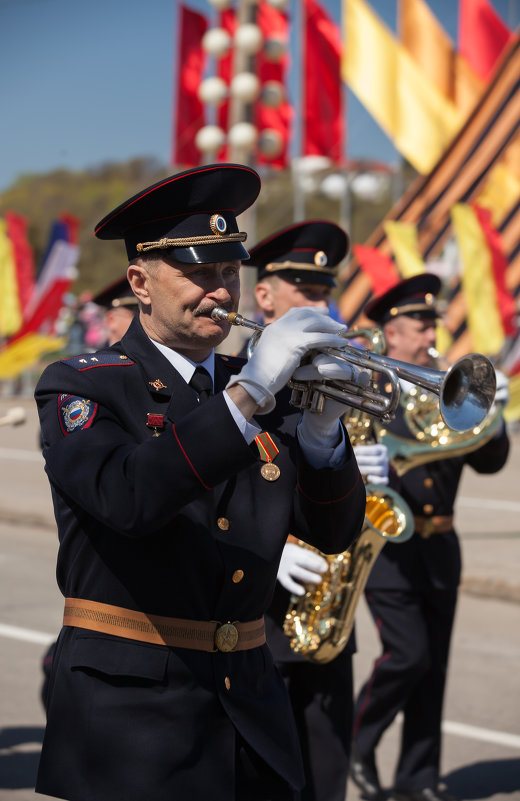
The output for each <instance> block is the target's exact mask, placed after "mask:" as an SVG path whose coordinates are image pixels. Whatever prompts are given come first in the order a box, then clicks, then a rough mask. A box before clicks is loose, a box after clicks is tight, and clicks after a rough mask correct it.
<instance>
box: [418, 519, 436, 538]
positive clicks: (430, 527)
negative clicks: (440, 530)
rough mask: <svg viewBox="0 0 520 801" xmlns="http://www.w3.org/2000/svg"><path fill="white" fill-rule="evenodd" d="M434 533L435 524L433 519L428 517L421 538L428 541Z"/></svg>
mask: <svg viewBox="0 0 520 801" xmlns="http://www.w3.org/2000/svg"><path fill="white" fill-rule="evenodd" d="M434 531H435V523H434V522H433V517H427V518H426V519H425V521H424V523H423V526H422V530H421V537H423V538H424V539H425V540H427V539H429V538H430V537H431V535H432V534H433V532H434Z"/></svg>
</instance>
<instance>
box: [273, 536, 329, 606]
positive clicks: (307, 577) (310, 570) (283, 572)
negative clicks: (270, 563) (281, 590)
mask: <svg viewBox="0 0 520 801" xmlns="http://www.w3.org/2000/svg"><path fill="white" fill-rule="evenodd" d="M326 570H327V561H326V560H325V559H324V558H323V557H322V556H320V555H319V554H317V553H315V552H314V551H309V549H308V548H302V546H301V545H296V543H293V542H287V543H286V544H285V546H284V549H283V552H282V558H281V560H280V566H279V568H278V576H277V578H278V581H279V582H280V584H281V585H282V587H285V589H286V590H288V591H289V592H292V593H293V594H294V595H304V594H305V587H302V585H301V584H298V583H297V582H296V581H295V579H298V580H299V581H304V582H310V583H311V584H319V582H320V581H321V577H322V573H325V571H326Z"/></svg>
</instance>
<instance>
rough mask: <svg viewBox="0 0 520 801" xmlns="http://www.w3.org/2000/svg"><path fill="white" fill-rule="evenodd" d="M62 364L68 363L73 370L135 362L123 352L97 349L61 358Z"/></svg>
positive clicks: (126, 365) (123, 365)
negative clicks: (96, 350)
mask: <svg viewBox="0 0 520 801" xmlns="http://www.w3.org/2000/svg"><path fill="white" fill-rule="evenodd" d="M61 361H62V363H63V364H68V365H69V367H73V368H74V369H75V370H79V371H80V372H82V371H83V370H93V369H94V368H95V367H130V366H131V365H133V364H135V362H134V361H132V359H129V358H128V356H126V355H125V354H124V353H117V352H112V351H108V350H107V351H102V350H100V351H98V352H97V353H82V354H80V355H79V356H71V357H70V358H68V359H62V360H61Z"/></svg>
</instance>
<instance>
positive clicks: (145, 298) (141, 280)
mask: <svg viewBox="0 0 520 801" xmlns="http://www.w3.org/2000/svg"><path fill="white" fill-rule="evenodd" d="M126 277H127V279H128V283H129V284H130V287H131V289H132V292H133V293H134V295H135V296H136V298H137V299H138V301H139V302H140V303H142V304H143V305H144V306H149V305H150V303H151V299H150V293H149V291H148V284H149V281H150V275H149V273H148V271H147V270H146V268H145V267H142V266H141V265H140V264H131V265H130V266H129V267H128V270H127V271H126Z"/></svg>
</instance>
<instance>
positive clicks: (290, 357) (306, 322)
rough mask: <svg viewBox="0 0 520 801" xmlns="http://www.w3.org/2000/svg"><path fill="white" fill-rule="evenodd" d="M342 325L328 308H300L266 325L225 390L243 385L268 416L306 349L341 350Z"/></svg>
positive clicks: (343, 328) (261, 411)
mask: <svg viewBox="0 0 520 801" xmlns="http://www.w3.org/2000/svg"><path fill="white" fill-rule="evenodd" d="M346 330H347V328H346V326H345V325H341V324H340V323H337V322H336V321H335V320H333V319H332V317H329V316H328V313H327V309H325V308H315V307H310V306H303V307H301V308H298V309H289V311H288V312H286V313H285V314H284V315H283V317H280V319H279V320H276V321H275V322H274V323H271V324H270V325H268V326H267V327H266V329H265V331H263V332H262V336H261V337H260V339H259V341H258V345H257V346H256V348H255V350H254V352H253V355H252V356H251V358H250V359H249V361H248V362H247V364H245V365H244V366H243V368H242V370H241V371H240V373H238V374H237V375H235V376H233V377H232V378H231V379H230V380H229V382H228V384H227V387H231V386H233V384H242V385H243V386H244V389H246V390H247V392H248V393H249V394H250V395H251V397H252V398H254V400H255V401H256V402H257V404H258V406H259V413H261V414H267V413H268V412H270V411H272V410H273V409H274V407H275V399H274V396H275V395H276V393H277V392H279V391H280V390H281V389H282V387H284V386H285V385H286V384H287V382H288V381H289V379H290V378H291V376H292V374H293V373H294V371H295V370H296V368H297V367H298V365H299V364H300V362H301V360H302V358H303V356H304V355H305V354H306V353H307V351H309V350H314V349H316V350H319V349H320V348H324V347H341V346H342V345H345V340H344V339H343V338H342V337H340V336H339V334H340V333H341V332H343V331H346Z"/></svg>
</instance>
